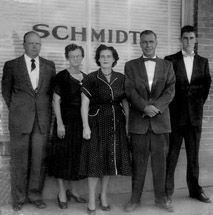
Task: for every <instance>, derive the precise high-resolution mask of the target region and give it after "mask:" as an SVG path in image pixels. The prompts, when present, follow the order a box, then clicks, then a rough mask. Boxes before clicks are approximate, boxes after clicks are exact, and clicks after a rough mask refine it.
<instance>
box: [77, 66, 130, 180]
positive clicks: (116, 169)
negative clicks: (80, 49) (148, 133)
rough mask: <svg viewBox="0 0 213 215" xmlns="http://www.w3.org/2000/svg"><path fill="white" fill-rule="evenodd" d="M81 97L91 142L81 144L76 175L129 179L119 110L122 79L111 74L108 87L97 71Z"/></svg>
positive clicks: (121, 96) (128, 167) (122, 88)
mask: <svg viewBox="0 0 213 215" xmlns="http://www.w3.org/2000/svg"><path fill="white" fill-rule="evenodd" d="M82 91H83V93H84V94H85V95H86V96H87V97H88V98H89V99H90V107H89V125H90V129H91V139H90V140H83V145H82V153H81V164H80V175H83V176H87V177H102V176H104V175H130V174H131V168H130V159H129V151H128V145H127V137H126V132H125V115H124V111H123V109H122V106H121V102H122V99H123V98H124V97H125V93H124V75H123V74H121V73H117V72H114V71H113V72H112V75H111V81H110V83H108V82H107V80H106V78H105V76H104V75H103V73H102V72H101V71H100V70H98V71H96V72H93V73H90V74H89V75H88V76H87V77H86V78H85V79H84V81H83V85H82Z"/></svg>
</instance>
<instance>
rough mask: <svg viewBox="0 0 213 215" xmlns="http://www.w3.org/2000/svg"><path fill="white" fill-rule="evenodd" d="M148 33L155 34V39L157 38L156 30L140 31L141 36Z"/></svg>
mask: <svg viewBox="0 0 213 215" xmlns="http://www.w3.org/2000/svg"><path fill="white" fill-rule="evenodd" d="M148 34H153V35H154V36H155V39H157V34H156V33H155V32H154V31H152V30H145V31H142V32H141V33H140V38H141V37H142V36H143V35H148Z"/></svg>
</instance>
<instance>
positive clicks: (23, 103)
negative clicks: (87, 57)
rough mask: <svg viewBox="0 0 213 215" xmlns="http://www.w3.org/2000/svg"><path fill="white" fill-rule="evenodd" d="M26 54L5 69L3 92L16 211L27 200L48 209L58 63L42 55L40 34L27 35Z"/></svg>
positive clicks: (6, 65)
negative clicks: (47, 160) (45, 198)
mask: <svg viewBox="0 0 213 215" xmlns="http://www.w3.org/2000/svg"><path fill="white" fill-rule="evenodd" d="M23 46H24V50H25V53H24V55H22V56H21V57H18V58H16V59H13V60H10V61H7V62H6V63H5V65H4V68H3V77H2V95H3V97H4V100H5V102H6V104H7V106H8V110H9V131H10V155H11V194H12V206H13V209H14V210H15V211H18V210H21V209H22V206H23V204H24V202H26V200H27V199H28V200H29V201H30V203H32V204H33V205H34V206H35V207H37V208H45V207H46V204H45V203H44V202H43V201H42V193H41V192H42V187H43V184H44V174H45V171H44V170H45V166H44V159H45V151H46V144H47V138H48V134H49V128H50V119H51V98H52V97H51V83H52V80H53V77H54V76H55V64H54V63H53V62H51V61H48V60H46V59H44V58H42V57H40V56H39V52H40V49H41V39H40V36H39V35H38V34H37V33H36V32H33V31H30V32H27V33H26V34H25V35H24V43H23Z"/></svg>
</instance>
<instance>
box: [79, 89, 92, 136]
mask: <svg viewBox="0 0 213 215" xmlns="http://www.w3.org/2000/svg"><path fill="white" fill-rule="evenodd" d="M89 103H90V100H89V98H88V97H87V96H86V95H85V94H84V93H81V118H82V122H83V138H84V139H86V140H89V139H90V137H91V130H90V127H89V121H88V113H89Z"/></svg>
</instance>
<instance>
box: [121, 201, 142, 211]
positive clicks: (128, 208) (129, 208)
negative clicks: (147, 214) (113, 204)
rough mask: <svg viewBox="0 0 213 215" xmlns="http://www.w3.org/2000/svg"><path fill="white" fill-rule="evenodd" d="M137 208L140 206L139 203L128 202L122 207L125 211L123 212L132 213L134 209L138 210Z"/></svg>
mask: <svg viewBox="0 0 213 215" xmlns="http://www.w3.org/2000/svg"><path fill="white" fill-rule="evenodd" d="M139 206H140V203H136V202H135V203H133V202H128V203H127V205H126V206H125V207H124V211H125V212H132V211H134V210H135V209H136V208H138V207H139Z"/></svg>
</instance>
